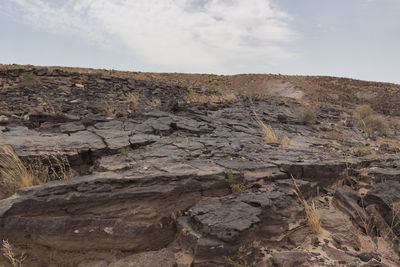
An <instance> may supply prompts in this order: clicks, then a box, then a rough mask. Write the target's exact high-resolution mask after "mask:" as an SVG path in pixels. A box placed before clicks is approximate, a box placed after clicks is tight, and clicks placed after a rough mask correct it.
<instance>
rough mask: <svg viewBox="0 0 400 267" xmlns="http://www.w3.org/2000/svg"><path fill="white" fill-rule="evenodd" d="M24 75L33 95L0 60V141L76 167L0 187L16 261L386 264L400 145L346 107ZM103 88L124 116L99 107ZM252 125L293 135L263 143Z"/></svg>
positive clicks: (3, 231)
mask: <svg viewBox="0 0 400 267" xmlns="http://www.w3.org/2000/svg"><path fill="white" fill-rule="evenodd" d="M35 73H36V75H38V77H40V82H41V84H40V85H37V86H39V89H37V91H35V90H34V89H35V88H29V87H27V86H25V87H18V86H17V87H16V86H14V85H15V84H18V79H22V78H21V77H22V75H23V74H24V70H19V71H16V70H14V71H8V72H7V71H0V74H1V75H0V76H1V79H2V80H1V81H2V84H3V91H2V93H1V94H0V101H6V100H8V99H9V97H10V96H12V99H11V100H10V103H11V102H12V103H13V107H11V106H10V107H8V110H7V112H5V111H2V113H1V115H2V116H4V117H7V119H4V120H2V121H0V144H1V145H10V146H11V147H12V148H13V149H14V151H15V153H16V154H17V155H18V156H19V157H20V158H21V159H22V160H23V161H24V162H29V161H30V160H32V159H35V158H38V157H42V156H45V155H54V156H62V157H65V158H66V159H67V160H68V162H69V164H70V168H71V169H73V171H74V174H75V175H74V177H72V178H70V179H67V180H61V181H59V180H57V181H51V182H49V183H46V184H42V185H37V186H33V187H26V188H21V189H19V190H18V191H17V193H16V194H14V195H7V192H5V191H4V190H3V189H2V188H0V196H2V199H1V200H0V235H1V236H2V239H4V240H5V239H7V240H9V241H10V243H12V244H13V245H14V246H15V250H16V253H21V252H22V251H24V252H26V254H27V259H26V264H27V266H182V267H183V266H234V263H241V264H242V265H243V266H364V265H365V266H398V262H399V255H400V250H399V242H398V237H399V235H400V224H399V223H398V222H399V221H400V174H399V167H398V166H399V162H400V161H399V158H400V155H399V148H398V147H396V146H395V145H392V143H390V144H389V142H386V141H385V139H384V138H378V139H375V140H372V139H368V138H367V137H366V134H365V133H363V132H362V131H361V130H360V129H358V128H356V127H354V125H351V124H346V123H343V121H344V120H345V118H346V115H345V114H346V112H348V110H345V109H344V108H343V107H339V106H330V105H323V104H322V105H321V107H320V109H319V111H318V116H317V122H316V123H314V124H306V123H304V122H303V121H301V120H300V119H299V118H298V116H297V115H296V113H298V112H299V109H300V108H301V107H302V104H301V103H300V102H299V101H298V100H295V99H289V98H285V99H282V98H279V97H278V98H277V97H263V98H257V97H256V98H253V99H250V98H248V97H238V98H237V99H236V100H235V101H217V102H215V103H203V102H198V101H194V102H191V103H187V101H186V100H185V99H186V98H185V96H186V95H187V94H188V92H187V90H186V88H184V87H180V86H177V85H168V84H166V83H155V82H150V81H139V80H135V79H127V78H126V79H125V78H116V77H104V76H99V75H90V74H85V75H84V74H79V73H71V72H68V71H54V70H53V71H42V72H40V73H39V70H36V72H35ZM39 74H40V75H39ZM6 85H7V86H6ZM108 89H110V91H107V90H108ZM17 92H20V93H18V94H17ZM45 92H47V93H48V94H45ZM111 93H112V94H114V95H113V96H112V97H114V98H113V99H114V101H115V102H113V103H114V109H118V108H121V109H124V110H123V112H122V111H121V112H119V111H118V110H117V112H111V113H113V114H107V112H105V113H104V112H103V111H104V110H103V111H102V110H101V109H102V108H103V107H102V106H101V105H102V104H103V105H105V104H104V102H102V99H111V98H112V97H111V95H110V94H111ZM128 94H135V95H137V96H139V99H138V101H139V103H138V104H135V105H128V106H127V107H125V106H124V105H125V104H126V103H127V102H126V99H125V98H126V97H127V95H128ZM199 94H204V95H207V96H209V97H210V96H212V95H213V94H220V92H212V91H199ZM5 96H7V97H8V98H7V99H6V98H5ZM44 96H47V97H48V101H47V100H46V101H47V102H46V101H44V102H43V101H42V100H43V99H44ZM75 100H76V101H75ZM41 101H42V102H41ZM99 105H100V106H99ZM51 106H53V109H52V110H51ZM131 109H132V110H131ZM114 111H115V110H114ZM258 121H262V122H263V123H264V124H266V125H270V126H271V127H272V128H273V129H274V131H275V132H276V134H277V135H278V136H285V137H287V139H288V140H290V144H287V145H283V144H279V143H278V144H277V143H271V142H266V141H265V138H266V137H265V134H264V132H263V130H262V127H261V125H260V124H259V123H258ZM332 132H335V133H340V138H338V135H337V134H336V135H333V134H332ZM397 134H398V130H397V129H395V128H394V129H391V130H390V132H389V137H388V139H391V140H395V139H396V138H397V137H396V135H397ZM382 143H385V144H386V145H382ZM360 148H363V150H362V151H363V153H362V155H360V150H361V149H360ZM365 150H368V152H371V153H364V152H365ZM296 188H297V190H300V192H301V193H300V194H301V196H302V197H304V198H305V199H307V200H311V199H313V200H314V203H315V205H316V206H317V208H318V210H319V212H320V216H321V222H322V225H321V231H320V232H319V233H318V234H313V233H312V232H311V231H310V229H309V227H308V226H307V222H306V219H305V218H306V217H305V210H304V206H303V205H302V204H301V202H300V201H299V196H298V195H297V194H296V193H295V191H296ZM1 260H2V261H1ZM1 260H0V265H1V264H3V263H4V265H6V264H8V263H7V261H6V260H5V259H1ZM96 264H97V265H96ZM245 264H247V265H245ZM238 266H239V265H238Z"/></svg>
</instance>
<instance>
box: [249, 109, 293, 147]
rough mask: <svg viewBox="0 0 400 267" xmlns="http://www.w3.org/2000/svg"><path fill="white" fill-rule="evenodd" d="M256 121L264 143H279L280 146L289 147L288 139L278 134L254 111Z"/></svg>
mask: <svg viewBox="0 0 400 267" xmlns="http://www.w3.org/2000/svg"><path fill="white" fill-rule="evenodd" d="M254 115H255V117H256V122H257V123H258V124H259V125H260V127H261V130H262V131H263V133H264V142H265V143H266V144H272V145H279V146H281V147H289V146H290V139H289V137H287V136H286V135H278V134H277V133H276V132H275V131H274V129H272V127H271V126H270V125H268V124H265V123H264V122H263V121H262V120H261V119H260V118H259V117H258V115H257V114H256V113H255V112H254Z"/></svg>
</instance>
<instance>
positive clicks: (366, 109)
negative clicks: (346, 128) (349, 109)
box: [354, 105, 374, 120]
mask: <svg viewBox="0 0 400 267" xmlns="http://www.w3.org/2000/svg"><path fill="white" fill-rule="evenodd" d="M373 113H374V110H373V109H372V108H371V106H370V105H361V106H358V107H356V109H355V111H354V116H355V117H356V118H359V119H362V120H363V119H365V118H366V117H368V116H370V115H372V114H373Z"/></svg>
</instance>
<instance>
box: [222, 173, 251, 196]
mask: <svg viewBox="0 0 400 267" xmlns="http://www.w3.org/2000/svg"><path fill="white" fill-rule="evenodd" d="M225 176H226V179H227V180H228V183H229V188H230V189H231V192H232V193H233V194H235V193H240V192H243V191H244V190H246V188H247V187H246V186H245V185H244V184H242V183H238V181H237V179H236V178H235V176H234V174H233V171H232V170H230V169H229V170H225Z"/></svg>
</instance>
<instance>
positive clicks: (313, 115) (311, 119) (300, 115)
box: [297, 105, 318, 124]
mask: <svg viewBox="0 0 400 267" xmlns="http://www.w3.org/2000/svg"><path fill="white" fill-rule="evenodd" d="M317 115H318V112H317V110H316V109H315V108H313V107H311V106H310V105H305V106H304V107H302V108H300V109H299V110H298V112H297V119H298V120H300V121H301V122H303V123H304V124H315V123H316V122H317Z"/></svg>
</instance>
